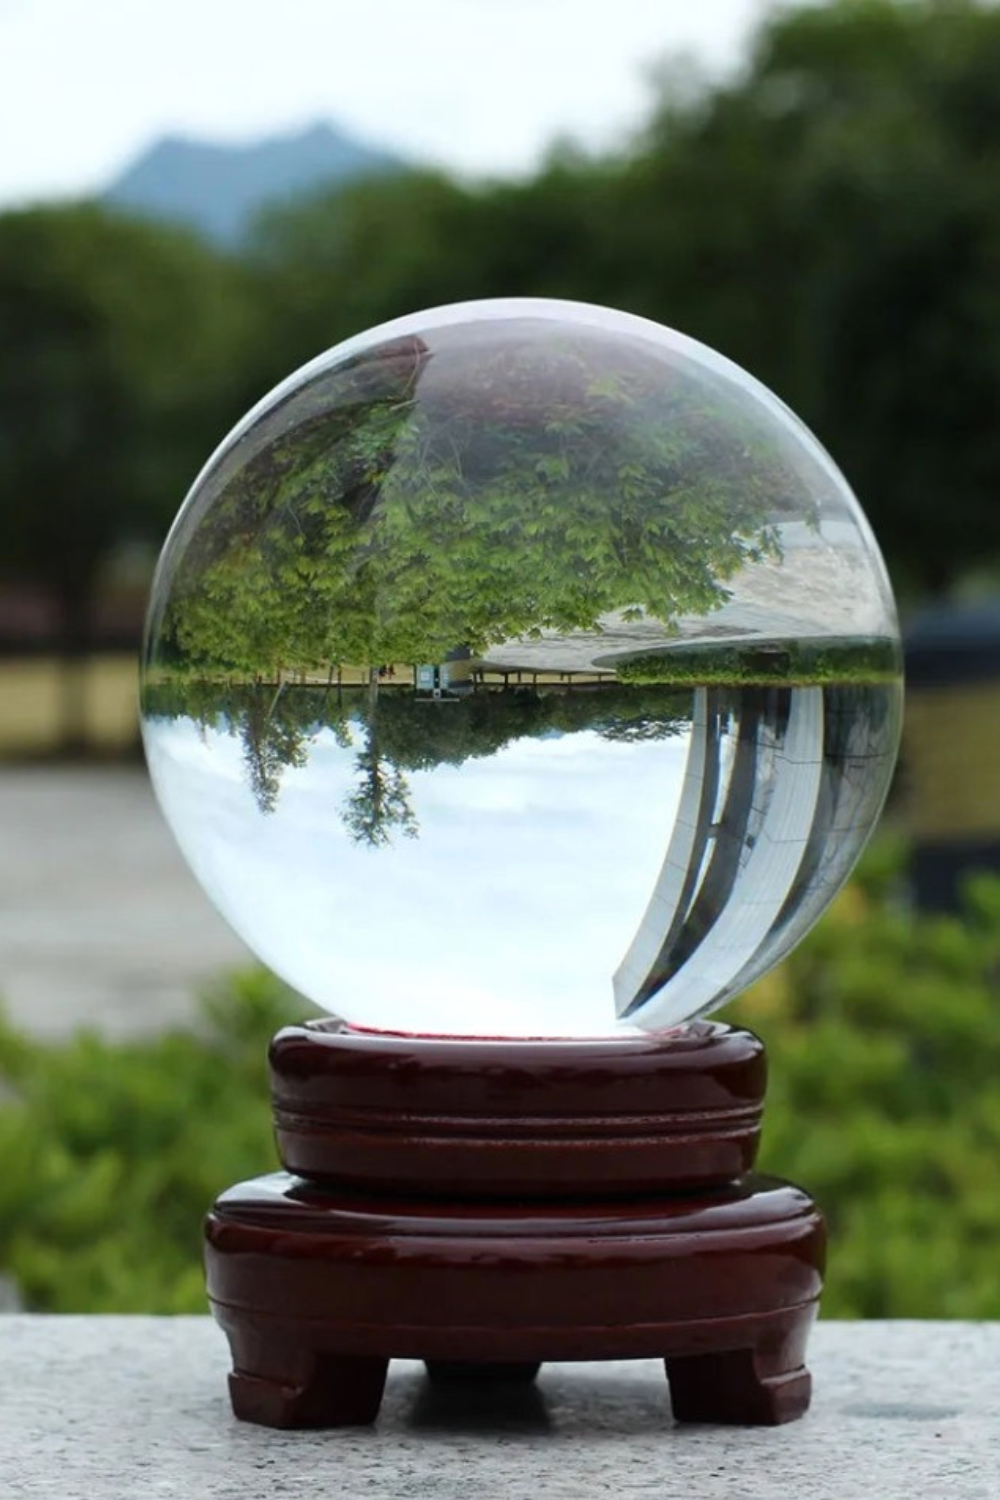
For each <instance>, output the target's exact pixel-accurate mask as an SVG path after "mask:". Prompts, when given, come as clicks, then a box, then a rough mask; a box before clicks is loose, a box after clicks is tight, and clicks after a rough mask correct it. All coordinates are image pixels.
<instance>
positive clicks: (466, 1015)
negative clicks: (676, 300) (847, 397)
mask: <svg viewBox="0 0 1000 1500" xmlns="http://www.w3.org/2000/svg"><path fill="white" fill-rule="evenodd" d="M900 704H901V683H900V649H899V639H898V627H897V622H896V617H895V610H894V606H893V600H892V594H891V590H890V587H889V584H888V580H887V577H886V573H885V569H884V567H883V564H882V560H881V558H880V555H879V552H878V549H877V546H876V544H875V541H874V539H873V537H872V534H871V531H870V530H869V527H868V525H867V523H866V521H865V518H864V516H863V514H862V512H861V509H860V507H859V505H858V503H857V501H856V500H855V499H854V497H853V495H852V494H851V492H850V490H849V488H848V486H847V484H846V482H845V480H844V479H843V477H842V476H841V474H840V473H839V471H838V470H837V469H836V467H835V466H834V464H833V463H832V462H831V460H830V459H829V457H828V456H827V454H826V453H825V452H824V451H823V449H822V448H821V447H820V446H819V444H818V443H817V442H816V440H815V439H814V438H813V437H812V436H811V435H810V433H809V432H808V431H807V430H806V429H805V428H804V427H803V426H802V425H801V423H799V422H798V421H797V419H796V418H795V417H794V416H793V415H792V414H791V413H790V412H789V411H788V409H787V408H786V407H785V406H783V405H782V403H781V402H780V401H778V400H777V399H776V398H775V397H774V396H773V395H771V394H770V393H769V392H768V391H767V390H766V389H765V388H764V387H763V386H761V385H760V384H759V383H758V382H757V381H755V380H754V379H752V378H751V377H750V376H749V375H747V374H746V373H744V372H743V371H742V370H740V369H739V368H737V367H736V366H735V365H733V364H731V363H729V362H728V361H727V360H725V359H723V358H722V357H721V356H719V355H718V354H715V353H713V352H712V351H711V350H709V349H707V348H705V347H704V346H702V345H700V344H697V343H695V342H693V341H692V340H691V339H688V338H685V337H683V336H682V335H680V334H677V333H674V332H671V331H669V330H667V329H665V328H661V327H659V326H657V325H656V324H653V323H649V322H646V321H644V320H642V319H640V318H635V317H630V316H627V315H625V314H623V313H618V312H612V311H609V310H607V309H604V308H597V307H588V306H583V305H579V304H574V303H565V302H551V301H534V300H509V301H508V300H504V301H491V302H476V303H467V304H463V305H459V306H455V307H446V308H441V309H437V310H435V311H431V312H425V313H421V314H419V315H416V316H413V317H408V318H403V319H401V320H399V321H398V322H394V323H391V324H388V325H385V326H383V327H381V328H377V329H375V330H373V331H371V332H369V333H366V334H363V335H362V336H360V337H358V338H354V339H351V340H349V341H348V342H347V343H344V344H341V345H340V346H339V347H337V348H335V349H332V350H331V351H330V352H328V353H326V354H324V355H322V356H321V357H320V358H319V359H316V360H314V361H313V362H312V363H311V364H309V365H306V366H305V367H304V368H303V369H302V370H300V371H298V372H297V373H296V374H294V375H292V376H291V377H290V378H289V379H288V380H286V381H285V382H284V383H283V384H282V385H280V386H278V387H277V389H276V390H274V391H273V392H272V393H271V394H270V395H269V396H267V397H266V398H265V399H264V400H263V401H262V402H261V403H260V404H259V405H258V406H257V407H255V408H254V409H253V411H251V412H250V414H249V415H248V416H247V417H246V418H245V419H244V420H243V421H242V422H241V423H240V424H239V426H238V427H237V428H236V429H235V430H234V431H233V432H232V433H231V434H230V436H229V437H228V438H227V439H226V441H225V442H224V443H223V444H222V446H221V447H220V448H219V449H218V451H217V452H216V453H215V455H214V456H213V457H212V459H211V460H210V461H209V463H208V464H207V466H206V468H205V469H204V470H203V471H202V473H201V474H200V475H199V477H198V479H197V481H196V483H195V485H194V487H193V489H192V491H191V493H190V495H189V496H188V498H187V500H186V501H185V503H184V506H183V508H182V510H181V512H180V515H179V516H178V518H177V521H176V523H175V525H174V528H173V530H172V531H171V533H170V536H169V538H168V540H167V543H166V546H165V548H164V551H163V556H162V558H161V560H160V565H159V569H158V572H157V576H156V580H155V583H154V588H153V596H152V601H151V605H150V613H149V620H148V625H147V638H146V646H145V653H144V668H143V684H142V719H143V734H144V738H145V745H146V752H147V757H148V761H149V766H150V771H151V773H152V779H153V784H154V786H155V788H156V792H157V794H158V796H159V800H160V803H161V806H162V808H163V811H164V813H165V815H166V818H167V821H168V822H169V824H170V825H171V827H172V829H173V831H174V833H175V835H176V837H177V840H178V842H179V844H180V846H181V848H182V850H183V851H184V854H185V855H186V856H187V859H188V861H189V863H190V865H191V867H192V869H193V870H194V872H195V874H196V875H197V877H198V879H199V880H200V881H201V883H202V885H203V886H204V888H205V890H206V891H207V892H208V894H209V896H210V897H211V898H212V900H213V901H214V902H215V904H216V905H217V906H218V908H219V910H220V911H221V912H222V913H223V915H224V916H225V917H226V918H228V920H229V922H230V923H231V924H232V926H233V927H234V928H235V929H236V931H237V932H238V933H239V934H240V936H241V937H242V938H243V939H244V940H245V941H246V942H247V943H248V944H249V945H250V947H251V948H252V949H253V950H254V951H255V952H256V953H257V954H258V955H259V957H260V958H261V959H262V960H263V961H264V962H265V963H266V964H268V965H269V966H270V967H271V968H272V969H273V970H275V971H276V972H277V973H278V974H279V975H281V976H282V977H283V978H284V979H286V980H287V981H288V982H289V983H290V984H292V985H293V986H295V987H296V988H297V989H298V990H300V991H301V992H302V993H303V994H304V995H305V996H307V997H308V998H309V999H310V1000H312V1001H315V1002H316V1003H317V1004H318V1005H320V1006H321V1007H323V1008H325V1009H326V1010H328V1011H330V1012H331V1013H333V1014H335V1015H338V1016H340V1017H342V1018H343V1019H344V1020H345V1021H347V1022H348V1023H350V1024H352V1025H354V1026H358V1027H362V1028H372V1029H378V1030H388V1031H401V1032H407V1033H410V1034H418V1035H438V1036H448V1035H452V1036H478V1037H539V1038H544V1037H552V1038H559V1037H606V1036H610V1035H615V1034H617V1033H628V1032H630V1031H632V1032H634V1030H635V1028H646V1029H661V1028H667V1027H671V1026H675V1025H678V1024H679V1023H682V1022H684V1021H686V1020H688V1019H690V1018H692V1017H695V1016H698V1015H701V1014H704V1013H705V1012H708V1011H710V1010H713V1009H715V1008H716V1007H718V1006H720V1005H722V1004H723V1003H724V1002H725V1001H726V1000H728V999H730V998H731V997H732V996H733V995H735V994H736V993H737V992H738V991H740V990H742V989H743V988H744V987H745V986H746V985H747V984H749V983H750V982H751V981H752V980H754V979H756V978H758V977H759V976H760V975H761V974H763V973H764V972H765V971H766V970H767V969H769V968H770V967H771V966H772V965H773V964H774V963H776V962H777V961H778V960H779V959H780V958H782V957H783V956H784V955H785V954H786V953H787V952H788V951H789V949H790V948H791V947H792V946H793V944H795V943H796V942H798V940H799V939H800V938H801V937H802V936H803V935H804V934H805V932H806V931H807V930H808V929H809V927H811V926H812V924H813V923H814V922H815V921H816V919H817V917H819V915H820V914H821V912H822V911H823V910H824V908H825V907H826V906H827V904H828V903H829V901H830V900H831V898H832V896H833V895H834V893H835V892H836V891H837V889H838V887H839V886H840V885H841V884H842V883H843V881H844V880H845V879H846V877H847V875H848V873H849V871H850V869H851V867H852V865H853V864H854V861H855V859H856V858H857V855H858V853H859V852H860V850H861V847H862V845H863V844H864V842H865V839H866V837H867V835H868V833H869V832H870V830H871V828H872V825H873V823H874V821H875V819H876V817H877V815H878V813H879V810H880V808H881V805H882V802H883V799H884V797H885V793H886V790H887V787H888V784H889V779H890V775H891V772H892V767H893V763H894V760H895V755H896V750H897V744H898V738H899V725H900Z"/></svg>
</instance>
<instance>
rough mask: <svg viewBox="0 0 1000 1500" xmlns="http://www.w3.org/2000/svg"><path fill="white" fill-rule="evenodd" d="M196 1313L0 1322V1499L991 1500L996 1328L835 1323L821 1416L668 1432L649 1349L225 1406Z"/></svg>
mask: <svg viewBox="0 0 1000 1500" xmlns="http://www.w3.org/2000/svg"><path fill="white" fill-rule="evenodd" d="M227 1352H228V1351H227V1349H226V1345H225V1341H224V1339H223V1337H222V1335H221V1334H220V1333H219V1332H218V1330H217V1329H216V1328H215V1327H214V1325H213V1324H212V1323H211V1322H210V1321H209V1320H208V1319H207V1318H176V1319H167V1318H118V1317H107V1318H43V1317H26V1316H12V1317H5V1318H0V1496H2V1497H3V1500H29V1497H30V1500H299V1497H302V1500H305V1497H309V1500H340V1497H343V1500H366V1497H369V1496H371V1497H382V1496H387V1497H388V1496H391V1497H393V1500H473V1497H478V1500H589V1497H591V1496H595V1497H596V1496H601V1497H605V1496H614V1497H615V1500H632V1497H634V1496H654V1495H655V1496H656V1497H657V1500H771V1497H774V1500H779V1497H780V1500H916V1497H918V1496H919V1497H924V1496H926V1497H928V1500H938V1497H941V1500H945V1497H946V1500H1000V1324H971V1323H904V1322H899V1323H839V1324H838V1323H829V1324H825V1325H821V1326H820V1327H819V1328H818V1329H817V1330H816V1332H815V1334H814V1335H813V1340H812V1344H811V1357H810V1365H811V1367H812V1370H813V1374H814V1377H815V1396H814V1401H813V1409H812V1411H811V1412H810V1414H809V1415H808V1416H807V1417H805V1418H804V1419H803V1420H802V1421H801V1422H798V1423H793V1424H791V1425H790V1426H787V1427H780V1428H772V1429H727V1428H719V1427H715V1428H686V1427H675V1426H674V1425H673V1424H672V1423H671V1420H670V1414H669V1404H668V1395H667V1387H666V1382H665V1380H664V1378H663V1375H662V1366H660V1365H658V1364H657V1363H656V1362H654V1361H638V1362H636V1363H632V1364H608V1365H547V1366H545V1367H544V1368H543V1370H542V1373H541V1375H540V1377H539V1381H538V1385H537V1387H536V1388H535V1389H534V1390H531V1391H527V1392H522V1393H521V1394H519V1395H518V1396H517V1397H516V1398H515V1400H514V1404H510V1403H508V1404H507V1405H505V1406H491V1405H489V1404H485V1403H482V1402H479V1403H477V1404H470V1403H469V1401H468V1400H466V1401H462V1400H461V1399H460V1398H457V1397H450V1398H449V1397H448V1396H446V1395H444V1394H442V1393H439V1392H436V1391H432V1390H431V1389H430V1388H429V1387H428V1385H427V1383H426V1382H425V1381H424V1380H423V1378H422V1375H421V1367H420V1366H419V1365H415V1364H412V1363H409V1362H407V1361H399V1362H398V1363H394V1364H393V1365H392V1366H391V1370H390V1375H389V1385H388V1387H387V1392H386V1399H385V1403H384V1405H383V1408H382V1415H381V1417H380V1419H379V1422H378V1425H377V1427H375V1428H373V1429H363V1430H360V1431H359V1430H354V1431H347V1430H341V1431H336V1432H325V1433H276V1432H270V1431H265V1430H264V1429H261V1428H254V1427H248V1426H244V1425H242V1424H240V1423H238V1422H236V1421H234V1419H233V1417H232V1416H231V1414H230V1411H229V1404H228V1398H227V1395H226V1373H227V1370H228V1367H229V1366H228V1358H227Z"/></svg>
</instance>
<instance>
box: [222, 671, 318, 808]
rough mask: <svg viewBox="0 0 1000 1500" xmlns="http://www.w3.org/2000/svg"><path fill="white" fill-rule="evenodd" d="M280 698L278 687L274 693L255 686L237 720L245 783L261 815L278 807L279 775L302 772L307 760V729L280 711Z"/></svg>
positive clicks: (291, 715)
mask: <svg viewBox="0 0 1000 1500" xmlns="http://www.w3.org/2000/svg"><path fill="white" fill-rule="evenodd" d="M281 699H282V689H281V688H280V687H279V688H278V690H277V692H276V693H265V692H264V691H262V690H261V689H260V688H259V687H258V688H257V689H256V690H255V691H254V692H252V693H251V694H250V695H249V698H248V700H247V703H246V708H245V711H244V713H243V714H242V715H241V717H240V721H239V726H240V727H239V737H240V743H241V744H242V746H243V764H244V768H245V771H246V777H247V783H248V785H249V787H250V791H251V792H252V793H253V798H254V801H255V802H256V804H257V806H258V808H259V809H260V811H261V812H262V813H272V812H274V810H275V808H276V807H277V805H278V793H279V791H280V790H281V775H282V772H283V771H285V770H286V769H288V768H289V767H294V768H295V769H297V770H301V769H302V768H303V766H305V764H306V762H307V761H308V759H309V744H310V738H311V736H310V734H309V729H308V728H307V726H306V725H305V724H302V723H297V722H296V720H295V715H294V711H292V712H291V713H288V712H285V713H282V712H279V706H280V704H281ZM286 701H287V700H286ZM289 707H291V705H289Z"/></svg>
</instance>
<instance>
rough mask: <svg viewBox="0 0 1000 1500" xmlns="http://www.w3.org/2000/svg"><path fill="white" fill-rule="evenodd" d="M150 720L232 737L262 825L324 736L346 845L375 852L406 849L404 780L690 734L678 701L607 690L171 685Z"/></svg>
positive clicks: (411, 824)
mask: <svg viewBox="0 0 1000 1500" xmlns="http://www.w3.org/2000/svg"><path fill="white" fill-rule="evenodd" d="M144 710H145V712H146V714H147V715H148V716H149V717H151V718H152V719H154V720H155V719H163V720H173V719H178V718H182V719H186V720H188V721H189V722H192V723H195V724H197V725H199V726H200V727H201V728H212V729H215V730H216V731H222V732H225V733H227V734H229V735H233V736H235V737H236V738H238V739H239V741H240V744H241V746H242V748H243V767H244V775H245V778H246V784H247V786H248V788H249V790H250V792H251V794H252V795H253V798H254V801H255V802H256V804H257V807H258V809H259V811H260V812H261V813H263V814H270V813H273V812H274V811H275V809H276V807H277V805H278V798H279V795H280V791H281V779H282V776H283V774H284V773H285V772H286V771H287V770H289V769H302V768H303V767H304V766H305V765H306V764H307V763H308V759H309V754H310V751H311V750H312V748H313V746H314V745H315V743H316V742H317V740H318V738H319V736H320V734H321V733H323V732H324V731H327V732H332V734H333V736H334V739H335V741H336V743H337V745H338V746H339V747H340V748H341V750H344V751H354V752H355V760H354V775H355V785H354V789H353V790H352V791H351V793H350V795H349V796H348V798H347V800H346V803H345V806H344V808H343V810H342V813H341V820H342V822H343V825H344V828H345V829H346V831H347V833H348V834H349V836H350V837H351V839H352V840H353V841H354V842H355V843H359V844H368V845H370V846H371V847H372V848H385V847H387V846H388V845H390V844H391V843H392V842H393V841H394V840H395V839H396V838H400V837H402V838H416V837H417V836H418V834H419V821H418V818H417V814H416V810H415V808H414V805H413V796H412V787H411V781H410V777H411V775H412V773H414V772H421V771H431V770H434V769H435V768H436V767H438V766H441V765H449V766H454V767H458V766H461V765H463V764H464V763H465V762H466V761H468V760H472V759H486V758H488V757H490V756H493V755H497V754H498V753H500V752H501V751H502V750H503V749H504V748H505V747H506V746H508V745H511V744H514V743H516V742H517V741H519V740H528V739H540V738H544V737H549V736H561V735H567V734H569V735H577V734H583V733H593V734H596V735H598V736H600V737H601V738H602V739H607V740H615V741H619V742H631V741H637V740H641V741H650V740H657V739H669V738H672V737H674V736H676V735H678V734H680V733H682V732H683V731H684V730H685V729H686V727H687V726H688V724H689V723H690V712H691V699H690V693H689V692H686V691H684V690H681V691H677V692H671V691H669V690H665V689H664V688H663V687H662V686H660V685H649V686H630V687H624V686H622V685H620V684H617V683H615V682H613V681H607V682H602V683H600V684H598V685H590V686H588V687H587V688H585V689H581V688H580V687H579V686H577V687H573V686H564V687H563V688H561V689H548V690H545V691H538V690H536V689H534V688H529V687H513V688H507V689H501V688H492V689H484V690H481V691H478V692H474V693H471V694H469V695H468V696H466V697H462V698H455V699H452V700H450V701H447V700H445V701H440V700H438V701H434V700H427V699H421V698H420V697H418V696H417V695H416V694H415V693H414V692H413V690H412V689H410V688H406V687H401V686H391V685H390V686H386V685H384V684H380V683H379V682H378V678H377V674H373V679H372V681H371V682H369V684H368V685H367V686H366V687H351V688H341V689H340V690H333V691H331V689H330V688H329V687H325V688H323V687H313V686H308V685H302V684H292V683H289V684H286V685H285V686H284V687H282V688H279V689H278V690H277V691H275V690H274V689H273V688H272V687H270V686H269V685H265V684H261V683H258V684H254V685H252V686H248V685H239V684H236V685H230V686H228V687H224V688H222V687H219V686H218V685H216V684H213V683H205V682H204V681H201V680H198V679H188V680H184V679H181V678H175V679H172V680H170V681H168V682H164V683H160V684H151V685H149V686H148V687H147V689H146V695H145V701H144Z"/></svg>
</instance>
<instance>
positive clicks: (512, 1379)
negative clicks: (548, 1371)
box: [425, 1359, 542, 1386]
mask: <svg viewBox="0 0 1000 1500" xmlns="http://www.w3.org/2000/svg"><path fill="white" fill-rule="evenodd" d="M425 1364H426V1367H427V1378H428V1379H429V1380H430V1381H431V1382H432V1383H433V1384H434V1385H474V1386H485V1385H530V1384H531V1382H532V1381H533V1380H534V1378H535V1376H536V1375H537V1374H538V1372H539V1370H540V1369H541V1368H542V1362H541V1360H526V1361H520V1362H516V1361H513V1360H511V1361H503V1362H497V1363H495V1364H475V1363H472V1362H468V1361H466V1360H459V1359H428V1360H426V1361H425Z"/></svg>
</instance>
